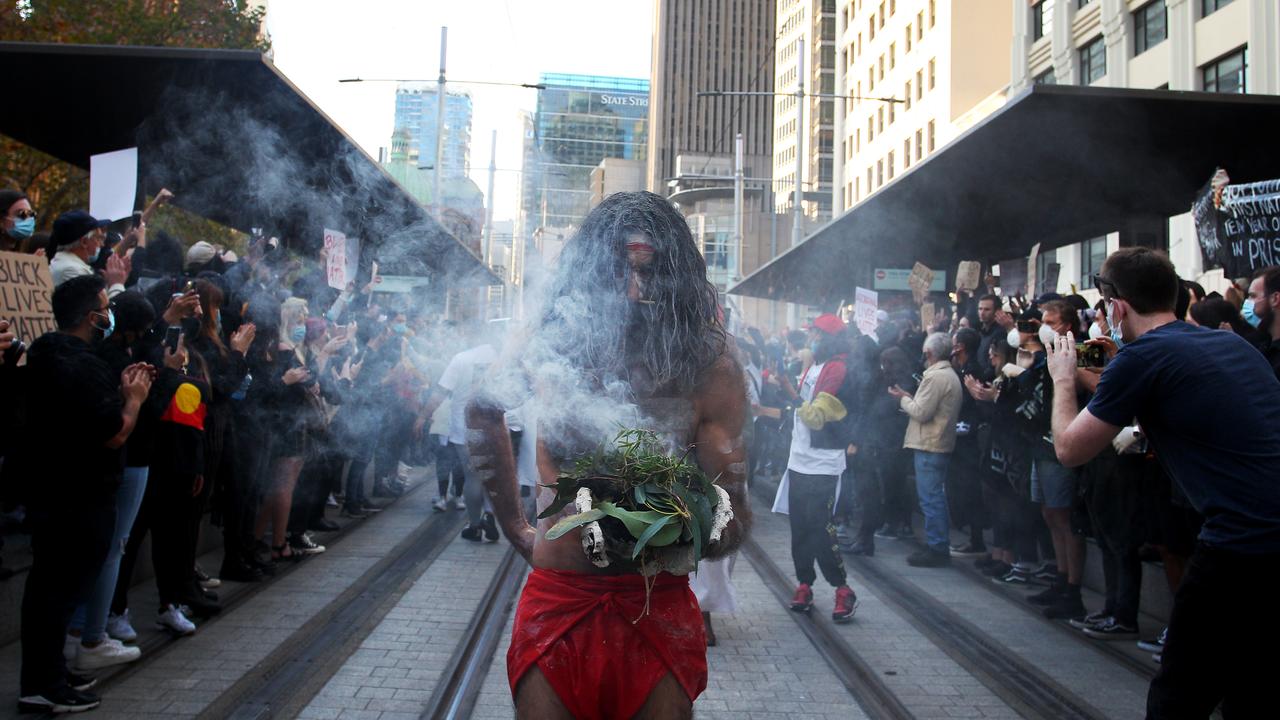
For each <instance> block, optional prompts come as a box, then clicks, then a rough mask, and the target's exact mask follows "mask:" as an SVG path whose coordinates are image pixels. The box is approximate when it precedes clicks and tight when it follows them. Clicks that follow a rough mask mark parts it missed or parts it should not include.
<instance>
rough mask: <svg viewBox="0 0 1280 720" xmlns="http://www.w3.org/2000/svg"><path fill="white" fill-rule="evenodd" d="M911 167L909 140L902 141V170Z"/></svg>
mask: <svg viewBox="0 0 1280 720" xmlns="http://www.w3.org/2000/svg"><path fill="white" fill-rule="evenodd" d="M909 167H911V138H907V139H906V140H903V141H902V169H903V170H906V169H907V168H909Z"/></svg>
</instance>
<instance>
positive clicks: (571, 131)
mask: <svg viewBox="0 0 1280 720" xmlns="http://www.w3.org/2000/svg"><path fill="white" fill-rule="evenodd" d="M539 82H540V83H541V84H543V85H545V86H546V87H545V89H543V90H539V91H538V107H537V112H536V113H535V115H534V118H533V138H532V139H531V140H532V143H531V145H532V147H531V148H530V150H531V152H527V153H526V158H525V168H524V173H525V177H524V179H523V183H522V187H523V191H522V197H521V212H522V214H523V215H524V223H523V226H524V227H525V228H527V229H529V230H532V229H533V228H569V227H575V226H577V225H578V224H579V223H580V222H581V221H582V218H583V217H585V216H586V214H587V211H588V208H589V207H590V202H591V185H590V177H591V170H592V169H593V168H595V166H596V165H598V164H599V163H600V161H601V160H603V159H604V158H607V157H613V158H624V159H629V160H640V161H643V160H645V157H646V152H647V145H648V141H649V138H648V125H649V80H648V79H645V78H617V77H600V76H594V75H566V74H560V73H543V74H542V76H541V78H540V79H539Z"/></svg>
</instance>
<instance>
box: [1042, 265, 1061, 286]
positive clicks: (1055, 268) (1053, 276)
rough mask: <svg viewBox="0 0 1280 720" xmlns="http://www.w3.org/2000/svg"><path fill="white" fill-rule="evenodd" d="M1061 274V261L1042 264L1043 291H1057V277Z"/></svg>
mask: <svg viewBox="0 0 1280 720" xmlns="http://www.w3.org/2000/svg"><path fill="white" fill-rule="evenodd" d="M1061 276H1062V264H1061V263H1056V262H1053V263H1045V266H1044V291H1045V292H1057V291H1058V278H1059V277H1061Z"/></svg>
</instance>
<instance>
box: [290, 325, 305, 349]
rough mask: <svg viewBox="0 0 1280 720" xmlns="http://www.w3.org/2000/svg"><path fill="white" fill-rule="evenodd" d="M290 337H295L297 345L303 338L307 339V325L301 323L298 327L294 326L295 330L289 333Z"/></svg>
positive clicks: (294, 340)
mask: <svg viewBox="0 0 1280 720" xmlns="http://www.w3.org/2000/svg"><path fill="white" fill-rule="evenodd" d="M289 337H290V338H292V339H293V342H294V344H295V345H296V344H298V343H300V342H302V341H303V340H306V339H307V326H306V325H299V326H298V327H296V328H294V329H293V332H291V333H289Z"/></svg>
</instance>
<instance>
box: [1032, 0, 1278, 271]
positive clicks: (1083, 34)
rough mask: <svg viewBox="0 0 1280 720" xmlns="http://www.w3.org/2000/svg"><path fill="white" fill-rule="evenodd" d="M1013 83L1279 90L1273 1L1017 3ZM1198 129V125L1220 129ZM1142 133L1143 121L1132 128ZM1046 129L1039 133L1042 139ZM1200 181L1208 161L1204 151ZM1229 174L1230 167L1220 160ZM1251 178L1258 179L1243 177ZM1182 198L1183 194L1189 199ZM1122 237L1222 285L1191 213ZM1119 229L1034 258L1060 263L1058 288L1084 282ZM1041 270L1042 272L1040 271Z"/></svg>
mask: <svg viewBox="0 0 1280 720" xmlns="http://www.w3.org/2000/svg"><path fill="white" fill-rule="evenodd" d="M1012 57H1013V67H1012V73H1011V81H1010V87H1011V91H1013V92H1016V91H1019V90H1021V89H1024V88H1026V87H1027V86H1028V85H1031V84H1034V83H1061V84H1072V85H1092V86H1096V87H1116V88H1141V89H1148V90H1192V91H1204V92H1221V93H1263V94H1278V93H1280V3H1277V2H1276V1H1275V0H1143V1H1136V0H1131V1H1129V2H1124V1H1122V0H1037V1H1036V2H1030V3H1015V4H1014V17H1013V54H1012ZM1222 130H1223V129H1221V128H1216V129H1215V128H1206V130H1205V131H1206V132H1221V131H1222ZM1136 131H1137V132H1144V131H1146V129H1145V128H1142V129H1136ZM1051 140H1052V136H1051V135H1047V136H1046V141H1051ZM1206 163H1208V164H1207V165H1206V171H1205V181H1206V182H1208V180H1209V175H1211V174H1212V169H1213V159H1212V158H1207V159H1206ZM1226 170H1227V171H1228V173H1229V172H1230V171H1231V168H1226ZM1247 179H1249V180H1255V179H1260V178H1247ZM1188 203H1190V198H1188ZM1125 234H1126V236H1127V237H1126V239H1125V242H1126V243H1130V242H1135V243H1140V244H1145V245H1152V246H1155V247H1159V248H1163V249H1165V250H1167V251H1168V252H1169V256H1170V259H1172V260H1173V262H1174V265H1175V266H1176V267H1177V268H1178V272H1179V274H1180V275H1182V277H1185V278H1191V279H1199V280H1200V281H1201V284H1203V285H1205V287H1207V288H1209V289H1211V290H1212V289H1222V288H1223V287H1225V280H1224V279H1223V278H1222V273H1221V271H1220V270H1216V271H1213V272H1211V273H1209V274H1207V275H1205V274H1204V265H1203V262H1202V260H1201V257H1200V251H1199V245H1198V243H1197V240H1196V234H1195V227H1194V225H1193V224H1192V221H1191V216H1190V214H1189V213H1187V214H1184V215H1179V216H1176V217H1174V218H1169V219H1168V220H1167V221H1165V220H1163V219H1158V218H1157V219H1153V220H1152V221H1151V222H1150V223H1147V224H1146V225H1145V226H1143V227H1134V228H1126V229H1125ZM1120 244H1121V238H1120V233H1119V232H1116V233H1111V234H1110V235H1108V236H1105V237H1097V238H1081V242H1080V243H1078V244H1075V245H1068V246H1065V247H1061V248H1058V249H1057V250H1056V252H1051V253H1046V254H1044V255H1042V256H1041V258H1042V259H1041V260H1039V263H1040V264H1042V265H1045V264H1047V263H1057V264H1058V265H1059V266H1060V273H1059V281H1058V286H1057V288H1043V287H1042V288H1038V289H1039V290H1055V289H1056V290H1068V289H1069V288H1070V286H1071V285H1072V284H1075V285H1076V286H1077V287H1078V288H1081V289H1084V288H1088V287H1090V285H1091V283H1090V280H1089V279H1090V278H1091V277H1092V275H1093V273H1095V272H1097V271H1098V268H1099V267H1100V266H1101V264H1102V261H1103V260H1104V259H1106V256H1107V253H1108V252H1110V251H1113V250H1115V249H1116V248H1118V247H1119V246H1120ZM1039 276H1040V277H1043V276H1044V275H1043V274H1040V275H1039Z"/></svg>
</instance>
